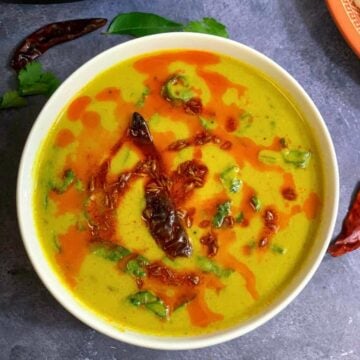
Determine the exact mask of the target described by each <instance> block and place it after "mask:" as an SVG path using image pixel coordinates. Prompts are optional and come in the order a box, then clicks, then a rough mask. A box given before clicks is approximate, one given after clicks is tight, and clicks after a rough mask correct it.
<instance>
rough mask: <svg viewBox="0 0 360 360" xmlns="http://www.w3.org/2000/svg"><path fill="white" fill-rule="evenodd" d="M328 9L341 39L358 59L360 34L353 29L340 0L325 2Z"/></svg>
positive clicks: (359, 54) (359, 55)
mask: <svg viewBox="0 0 360 360" xmlns="http://www.w3.org/2000/svg"><path fill="white" fill-rule="evenodd" d="M326 3H327V6H328V9H329V10H330V13H331V16H332V17H333V19H334V21H335V23H336V26H337V27H338V29H339V30H340V32H341V33H342V35H343V37H344V38H345V40H346V41H347V43H348V44H349V45H350V47H351V48H352V49H353V51H354V52H355V54H356V55H357V56H358V57H359V58H360V33H359V32H358V31H357V30H356V29H355V27H354V25H353V24H352V22H351V20H350V18H349V16H348V15H347V13H346V11H345V8H344V5H343V3H342V1H341V0H326Z"/></svg>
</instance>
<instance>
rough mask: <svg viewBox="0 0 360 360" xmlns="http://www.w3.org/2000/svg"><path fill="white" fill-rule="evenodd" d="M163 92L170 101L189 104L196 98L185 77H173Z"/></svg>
mask: <svg viewBox="0 0 360 360" xmlns="http://www.w3.org/2000/svg"><path fill="white" fill-rule="evenodd" d="M162 91H163V94H164V95H165V96H166V97H168V98H169V99H170V100H180V101H184V102H187V101H189V100H190V99H191V98H193V96H194V94H193V92H192V90H191V86H190V85H189V82H188V79H187V78H186V77H185V76H183V75H174V76H172V77H171V78H170V79H169V80H168V81H167V82H166V84H165V85H164V87H163V89H162Z"/></svg>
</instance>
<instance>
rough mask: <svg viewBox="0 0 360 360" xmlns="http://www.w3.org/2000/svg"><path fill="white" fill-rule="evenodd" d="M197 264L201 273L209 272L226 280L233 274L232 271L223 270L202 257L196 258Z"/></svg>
mask: <svg viewBox="0 0 360 360" xmlns="http://www.w3.org/2000/svg"><path fill="white" fill-rule="evenodd" d="M197 263H198V265H199V267H200V269H201V270H202V271H204V272H211V273H213V274H215V275H216V276H217V277H220V278H227V277H229V276H230V274H231V273H232V272H234V270H232V269H229V268H223V267H221V266H219V265H218V264H216V262H215V261H212V260H210V259H208V258H206V257H204V256H199V257H198V258H197Z"/></svg>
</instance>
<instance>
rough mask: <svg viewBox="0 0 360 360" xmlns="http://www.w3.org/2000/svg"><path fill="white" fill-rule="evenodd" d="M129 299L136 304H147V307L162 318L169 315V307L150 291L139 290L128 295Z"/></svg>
mask: <svg viewBox="0 0 360 360" xmlns="http://www.w3.org/2000/svg"><path fill="white" fill-rule="evenodd" d="M128 299H129V301H130V303H131V304H133V305H134V306H137V307H139V306H145V307H146V308H147V309H149V310H150V311H152V312H153V313H154V314H155V315H157V316H159V317H161V318H166V317H168V315H169V309H168V307H167V306H166V305H165V304H164V302H163V301H162V300H161V299H160V298H159V297H157V296H156V295H154V294H152V293H151V292H150V291H139V292H137V293H135V294H132V295H130V296H128Z"/></svg>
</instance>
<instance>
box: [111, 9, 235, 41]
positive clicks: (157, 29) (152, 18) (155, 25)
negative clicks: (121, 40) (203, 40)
mask: <svg viewBox="0 0 360 360" xmlns="http://www.w3.org/2000/svg"><path fill="white" fill-rule="evenodd" d="M173 31H186V32H198V33H205V34H212V35H217V36H222V37H228V33H227V30H226V27H225V26H224V25H223V24H221V23H219V22H218V21H217V20H215V19H213V18H208V17H206V18H203V19H201V20H198V21H190V22H189V23H188V24H186V25H184V24H180V23H177V22H175V21H172V20H170V19H166V18H164V17H162V16H159V15H156V14H152V13H144V12H130V13H125V14H119V15H117V16H116V17H115V18H114V19H113V20H112V21H111V23H110V26H109V28H108V29H107V34H124V35H132V36H136V37H139V36H146V35H151V34H159V33H165V32H173Z"/></svg>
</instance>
